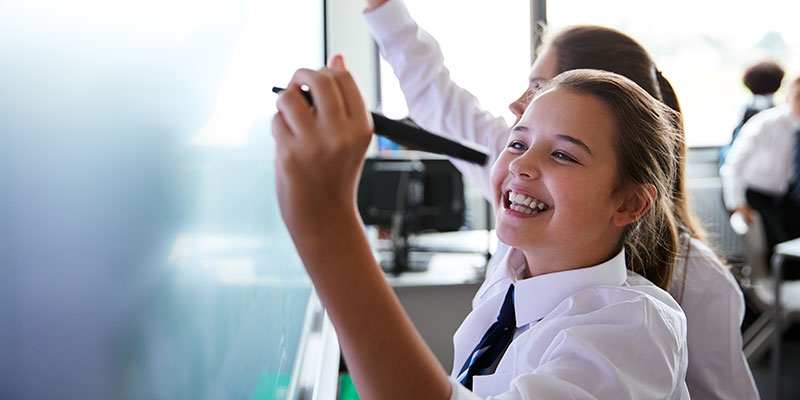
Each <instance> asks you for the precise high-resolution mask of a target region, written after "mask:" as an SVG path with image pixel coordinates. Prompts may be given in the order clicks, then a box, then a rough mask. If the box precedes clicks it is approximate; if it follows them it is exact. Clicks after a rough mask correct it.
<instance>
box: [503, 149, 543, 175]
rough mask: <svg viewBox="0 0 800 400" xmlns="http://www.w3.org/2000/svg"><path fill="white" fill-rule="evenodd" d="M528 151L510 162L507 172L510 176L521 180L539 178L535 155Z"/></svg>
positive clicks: (539, 172) (539, 173) (530, 150)
mask: <svg viewBox="0 0 800 400" xmlns="http://www.w3.org/2000/svg"><path fill="white" fill-rule="evenodd" d="M532 150H533V149H529V150H528V151H526V152H525V153H524V154H522V155H521V156H519V157H517V158H515V159H513V160H511V162H510V163H509V164H508V170H509V171H510V172H511V174H512V175H514V176H516V177H520V178H523V179H536V178H539V177H540V176H541V171H540V169H539V163H538V161H537V159H536V154H535V153H534V152H533V151H532Z"/></svg>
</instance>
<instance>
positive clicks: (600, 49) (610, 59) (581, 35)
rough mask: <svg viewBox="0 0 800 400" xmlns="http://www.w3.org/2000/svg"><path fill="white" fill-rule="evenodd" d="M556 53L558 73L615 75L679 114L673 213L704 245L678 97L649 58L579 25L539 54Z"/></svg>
mask: <svg viewBox="0 0 800 400" xmlns="http://www.w3.org/2000/svg"><path fill="white" fill-rule="evenodd" d="M547 48H552V49H554V50H555V52H556V68H557V72H559V73H560V72H564V71H569V70H574V69H583V68H591V69H599V70H602V71H608V72H614V73H616V74H619V75H622V76H625V77H626V78H628V79H630V80H632V81H633V82H635V83H636V84H637V85H639V87H641V88H642V89H644V90H645V91H646V92H647V93H649V94H650V95H651V96H653V97H654V98H656V99H658V100H661V102H663V103H664V104H666V105H667V106H669V107H670V108H671V109H672V110H674V111H675V112H677V113H678V114H676V115H675V116H673V117H672V121H673V123H674V124H675V127H676V128H677V130H678V135H677V136H676V137H675V140H676V142H675V145H676V146H675V162H676V164H675V168H674V171H675V177H674V179H673V182H674V183H673V189H672V194H671V199H672V211H673V213H674V216H675V219H676V220H677V222H678V225H679V227H680V228H681V229H682V230H686V231H688V232H689V233H690V234H691V235H692V236H693V237H695V238H697V239H699V240H701V241H703V242H705V241H706V240H705V238H706V233H705V230H704V229H703V228H702V227H701V225H700V223H699V222H698V219H697V217H696V216H695V214H694V211H693V210H692V208H691V202H690V201H689V193H688V192H687V190H686V183H685V173H686V172H685V164H686V163H685V161H684V160H685V159H686V152H687V150H686V140H685V132H684V129H683V119H682V116H681V114H680V112H681V107H680V104H679V103H678V96H677V95H676V94H675V90H674V89H673V88H672V85H671V84H670V83H669V81H668V80H667V79H666V78H665V77H664V76H663V75H662V74H661V71H659V70H658V68H657V67H656V65H655V63H654V62H653V59H652V58H650V54H648V53H647V50H645V49H644V47H642V45H640V44H639V43H638V42H637V41H635V40H634V39H633V38H631V37H630V36H628V35H626V34H624V33H622V32H620V31H617V30H614V29H611V28H606V27H602V26H595V25H578V26H573V27H569V28H566V29H564V30H562V31H560V32H558V33H557V34H556V35H555V36H553V37H552V38H550V39H549V40H548V39H546V40H545V42H544V44H543V45H542V46H541V47H540V48H539V52H540V53H541V51H543V50H545V49H547Z"/></svg>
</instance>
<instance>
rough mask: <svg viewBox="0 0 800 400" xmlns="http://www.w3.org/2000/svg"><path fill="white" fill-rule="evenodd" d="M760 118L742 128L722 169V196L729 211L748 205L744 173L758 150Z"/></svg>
mask: <svg viewBox="0 0 800 400" xmlns="http://www.w3.org/2000/svg"><path fill="white" fill-rule="evenodd" d="M761 127H762V126H761V123H760V120H759V119H758V118H756V119H752V118H751V119H750V120H749V121H747V123H745V124H744V125H743V126H742V129H741V131H739V135H737V137H736V140H734V142H733V145H732V146H731V149H730V151H729V152H728V155H727V157H726V158H725V163H724V164H722V167H720V170H719V174H720V177H721V178H722V195H723V198H724V200H725V206H726V207H727V208H728V209H729V210H733V209H735V208H736V207H739V206H742V205H745V204H747V201H746V199H745V191H746V190H747V182H745V181H744V179H743V171H744V169H745V168H747V161H748V159H749V158H750V157H752V155H753V153H754V152H755V150H756V149H757V140H758V136H759V133H760V131H761Z"/></svg>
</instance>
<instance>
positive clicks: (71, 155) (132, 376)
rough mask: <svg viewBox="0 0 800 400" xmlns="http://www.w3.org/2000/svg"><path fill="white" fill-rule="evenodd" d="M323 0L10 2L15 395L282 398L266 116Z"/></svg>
mask: <svg viewBox="0 0 800 400" xmlns="http://www.w3.org/2000/svg"><path fill="white" fill-rule="evenodd" d="M322 13H323V10H322V1H321V0H293V1H277V0H252V1H221V0H220V1H217V0H208V1H205V0H200V1H185V0H159V1H155V0H143V1H136V2H133V1H112V2H109V1H101V0H77V1H70V2H52V1H43V0H35V1H30V2H27V1H26V2H4V4H2V5H0V93H2V94H1V95H0V171H1V172H0V398H3V399H40V398H80V399H203V398H212V399H216V398H220V399H222V398H224V399H282V398H284V397H285V396H286V394H287V390H288V386H289V382H290V380H291V375H292V370H293V368H294V365H295V358H296V355H297V349H298V345H299V340H300V331H301V328H302V325H303V320H304V315H305V310H306V305H307V304H308V299H309V296H310V293H311V284H310V281H309V279H308V277H307V276H306V274H305V271H304V269H303V268H302V265H301V262H300V260H299V257H298V256H297V254H296V253H295V251H294V246H293V245H292V243H291V240H290V238H289V236H288V233H287V232H286V230H285V228H284V226H283V223H282V221H281V219H280V215H279V211H278V206H277V201H276V197H275V193H274V182H273V173H274V171H273V168H274V167H273V164H274V154H275V152H276V149H275V146H274V142H273V139H272V135H271V132H270V122H271V118H272V116H273V114H274V110H275V104H274V103H275V95H274V94H273V93H271V91H270V89H271V87H272V86H273V85H274V86H283V85H285V84H286V83H287V82H288V80H289V79H290V77H291V74H292V72H293V71H294V70H295V69H297V68H299V67H308V68H318V67H319V66H321V65H322V64H323V54H324V49H323V32H322V25H323V24H322V19H323V16H322Z"/></svg>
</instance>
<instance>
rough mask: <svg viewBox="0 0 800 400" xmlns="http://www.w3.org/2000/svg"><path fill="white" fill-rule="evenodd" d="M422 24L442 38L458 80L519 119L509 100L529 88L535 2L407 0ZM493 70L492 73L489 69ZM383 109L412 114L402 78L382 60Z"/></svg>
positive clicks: (491, 106)
mask: <svg viewBox="0 0 800 400" xmlns="http://www.w3.org/2000/svg"><path fill="white" fill-rule="evenodd" d="M405 3H406V5H407V6H408V9H409V11H410V12H411V15H412V16H413V17H414V18H415V19H416V21H417V23H419V25H420V26H421V27H422V28H423V29H425V30H427V31H428V32H429V33H430V34H431V35H433V37H434V38H436V40H437V41H438V42H439V44H440V46H441V48H442V52H443V53H444V56H445V65H447V66H448V68H449V69H450V76H451V77H452V78H453V80H454V81H455V82H457V83H458V84H459V85H461V86H462V87H464V88H465V89H467V90H469V91H470V92H471V93H472V94H473V95H475V96H476V97H477V98H478V100H479V101H480V102H481V105H482V107H483V108H485V109H487V110H489V111H491V112H492V114H494V115H497V116H503V117H505V118H506V120H508V121H509V124H511V123H513V122H514V119H513V115H512V114H511V112H510V111H509V110H508V104H509V103H511V102H512V101H513V100H515V99H516V98H517V97H519V95H520V94H521V93H522V91H523V90H525V88H527V87H528V71H529V69H530V60H531V50H530V48H531V46H530V5H529V2H527V1H513V2H486V1H475V0H470V1H463V0H462V1H459V0H442V1H424V0H405ZM487 71H489V72H487ZM381 91H382V111H383V112H384V113H385V114H386V115H387V116H390V117H393V118H402V117H405V116H407V115H408V109H407V108H406V105H405V100H404V98H403V95H402V92H401V91H400V87H399V84H398V83H397V78H395V76H394V74H393V73H392V69H391V67H390V66H389V64H388V63H387V62H386V61H384V60H381Z"/></svg>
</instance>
